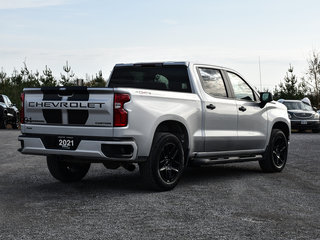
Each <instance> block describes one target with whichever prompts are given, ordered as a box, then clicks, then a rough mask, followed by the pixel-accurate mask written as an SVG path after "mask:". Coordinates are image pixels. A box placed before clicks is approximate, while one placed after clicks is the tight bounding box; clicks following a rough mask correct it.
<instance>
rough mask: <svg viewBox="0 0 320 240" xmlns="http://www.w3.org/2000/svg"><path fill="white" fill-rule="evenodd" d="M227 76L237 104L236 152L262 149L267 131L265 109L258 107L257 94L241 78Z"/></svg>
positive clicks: (230, 74)
mask: <svg viewBox="0 0 320 240" xmlns="http://www.w3.org/2000/svg"><path fill="white" fill-rule="evenodd" d="M227 76H228V78H229V80H230V83H231V86H232V90H233V93H234V96H235V99H236V103H237V112H238V140H237V150H253V149H264V147H265V143H266V138H267V130H268V129H267V120H268V115H267V111H266V108H261V107H260V104H259V103H260V101H259V99H258V96H257V94H256V93H255V92H254V91H253V89H252V88H251V87H250V85H249V84H248V83H247V82H246V81H245V80H243V78H241V77H240V76H239V75H238V74H236V73H234V72H231V71H228V72H227Z"/></svg>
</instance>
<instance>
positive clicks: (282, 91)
mask: <svg viewBox="0 0 320 240" xmlns="http://www.w3.org/2000/svg"><path fill="white" fill-rule="evenodd" d="M297 83H298V79H297V77H296V75H295V74H294V73H293V67H292V65H291V64H290V65H289V69H288V71H287V73H286V76H285V77H284V82H281V83H280V84H279V89H278V88H277V86H276V87H275V90H274V98H275V99H280V98H284V99H301V98H303V96H304V94H303V93H302V92H301V91H300V90H299V85H298V84H297Z"/></svg>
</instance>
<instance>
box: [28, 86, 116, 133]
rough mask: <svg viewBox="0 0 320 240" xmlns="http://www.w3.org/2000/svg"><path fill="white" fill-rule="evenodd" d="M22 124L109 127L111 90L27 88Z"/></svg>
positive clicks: (110, 120) (110, 121)
mask: <svg viewBox="0 0 320 240" xmlns="http://www.w3.org/2000/svg"><path fill="white" fill-rule="evenodd" d="M24 93H25V103H24V111H25V115H24V117H25V123H26V124H36V125H74V126H96V127H98V126H101V127H112V126H113V98H114V93H113V89H112V88H87V87H43V88H27V89H24Z"/></svg>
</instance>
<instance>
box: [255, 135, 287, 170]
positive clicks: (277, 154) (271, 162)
mask: <svg viewBox="0 0 320 240" xmlns="http://www.w3.org/2000/svg"><path fill="white" fill-rule="evenodd" d="M287 156H288V140H287V137H286V135H285V134H284V133H283V132H282V131H281V130H280V129H273V130H272V132H271V137H270V141H269V145H268V147H267V150H266V151H265V153H264V156H263V158H262V159H261V160H260V161H259V164H260V167H261V169H262V170H263V171H264V172H281V171H282V170H283V169H284V166H285V165H286V162H287Z"/></svg>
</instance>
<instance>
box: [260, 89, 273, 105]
mask: <svg viewBox="0 0 320 240" xmlns="http://www.w3.org/2000/svg"><path fill="white" fill-rule="evenodd" d="M272 100H273V97H272V94H271V93H270V92H261V93H260V102H261V103H260V104H261V107H264V106H265V105H266V104H267V103H268V102H271V101H272Z"/></svg>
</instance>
